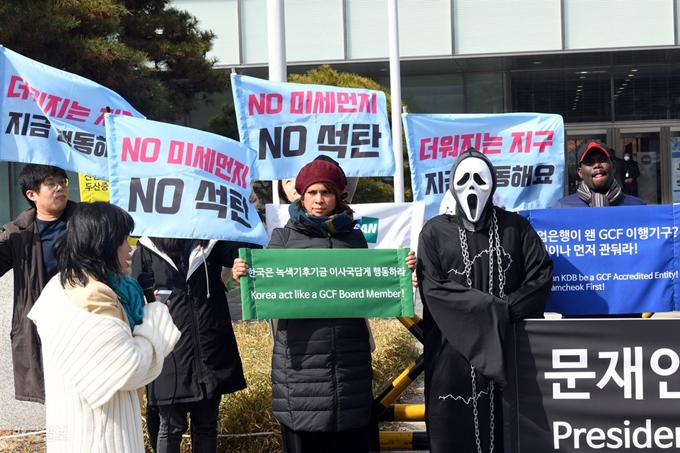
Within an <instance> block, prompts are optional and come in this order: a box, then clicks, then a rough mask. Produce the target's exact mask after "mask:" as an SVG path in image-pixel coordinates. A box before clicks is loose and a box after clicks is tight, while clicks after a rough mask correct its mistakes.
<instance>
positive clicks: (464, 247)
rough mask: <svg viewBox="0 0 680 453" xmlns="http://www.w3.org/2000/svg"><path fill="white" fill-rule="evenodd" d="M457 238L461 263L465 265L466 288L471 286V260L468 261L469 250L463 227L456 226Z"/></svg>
mask: <svg viewBox="0 0 680 453" xmlns="http://www.w3.org/2000/svg"><path fill="white" fill-rule="evenodd" d="M458 238H459V239H460V248H461V250H462V252H463V265H465V278H466V279H467V284H468V288H472V278H471V276H470V275H471V274H472V262H471V261H470V251H469V250H468V245H467V236H466V235H465V229H464V228H460V227H458Z"/></svg>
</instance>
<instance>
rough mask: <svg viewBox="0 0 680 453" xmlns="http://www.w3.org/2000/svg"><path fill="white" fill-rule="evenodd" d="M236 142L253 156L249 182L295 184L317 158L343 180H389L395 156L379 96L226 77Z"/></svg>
mask: <svg viewBox="0 0 680 453" xmlns="http://www.w3.org/2000/svg"><path fill="white" fill-rule="evenodd" d="M231 82H232V83H231V86H232V91H233V94H234V103H235V107H236V119H237V122H238V130H239V134H240V136H241V142H242V143H244V144H245V145H246V146H249V147H250V148H252V149H255V150H257V151H258V153H257V161H256V164H255V165H256V167H255V170H254V174H253V178H254V179H255V180H257V181H261V180H277V179H285V178H294V177H295V175H297V173H298V171H299V170H300V169H301V168H302V167H303V166H304V165H305V164H307V163H309V162H311V161H312V160H314V158H316V157H317V156H319V155H326V156H330V157H332V158H333V159H335V160H336V161H337V162H338V163H339V164H340V166H341V167H342V169H343V170H344V172H345V174H346V175H347V176H392V175H394V171H395V163H394V154H393V152H392V139H391V134H390V127H389V121H388V118H387V102H386V98H385V93H383V92H382V91H373V90H362V89H355V88H339V87H333V86H327V85H306V84H299V83H281V82H270V81H267V80H262V79H257V78H254V77H247V76H242V75H237V74H232V76H231Z"/></svg>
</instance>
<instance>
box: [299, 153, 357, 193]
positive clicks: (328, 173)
mask: <svg viewBox="0 0 680 453" xmlns="http://www.w3.org/2000/svg"><path fill="white" fill-rule="evenodd" d="M320 182H329V183H331V184H333V185H334V186H335V187H336V188H337V189H338V192H340V193H343V192H344V191H345V176H344V175H343V174H342V170H340V167H338V166H337V165H335V164H332V163H330V162H327V161H325V160H313V161H311V162H310V163H308V164H307V165H305V166H304V167H302V169H301V170H300V172H299V173H298V175H297V177H296V178H295V190H296V191H297V193H299V194H300V195H302V196H304V194H305V191H306V190H307V188H308V187H309V186H311V185H313V184H317V183H320Z"/></svg>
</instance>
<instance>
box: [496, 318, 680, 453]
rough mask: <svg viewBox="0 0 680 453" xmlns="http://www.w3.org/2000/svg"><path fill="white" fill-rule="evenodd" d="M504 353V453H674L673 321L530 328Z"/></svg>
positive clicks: (678, 445) (678, 437)
mask: <svg viewBox="0 0 680 453" xmlns="http://www.w3.org/2000/svg"><path fill="white" fill-rule="evenodd" d="M506 345H507V354H508V386H507V387H506V388H505V389H503V397H504V400H505V401H504V402H505V404H504V411H505V412H504V419H505V452H506V453H537V452H538V453H545V452H557V451H559V452H574V453H578V452H589V451H617V452H619V451H620V452H633V451H636V452H638V451H650V452H652V451H653V452H658V451H680V371H679V368H680V319H672V318H671V319H668V318H667V319H663V318H659V319H584V320H576V319H561V320H533V321H527V322H523V323H520V324H517V325H516V326H515V329H514V330H512V329H511V330H510V331H509V332H508V336H507V342H506Z"/></svg>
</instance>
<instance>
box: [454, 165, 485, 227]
mask: <svg viewBox="0 0 680 453" xmlns="http://www.w3.org/2000/svg"><path fill="white" fill-rule="evenodd" d="M453 190H454V191H455V192H456V198H457V200H458V204H459V206H460V208H461V210H462V211H463V213H464V214H465V217H466V218H467V220H468V221H470V222H472V223H477V222H478V221H479V219H481V217H482V212H483V211H484V208H485V207H486V202H487V201H488V200H489V197H490V196H491V191H492V190H493V178H492V176H491V169H490V168H489V166H488V165H487V164H486V162H484V161H483V160H482V159H477V158H474V157H469V158H467V159H464V160H463V161H461V162H460V164H459V165H458V166H457V167H456V171H455V173H454V174H453Z"/></svg>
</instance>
